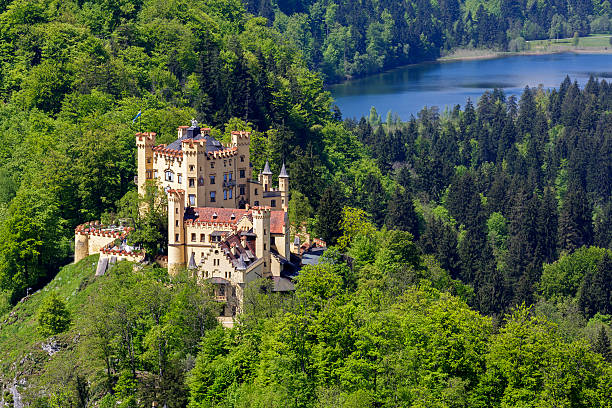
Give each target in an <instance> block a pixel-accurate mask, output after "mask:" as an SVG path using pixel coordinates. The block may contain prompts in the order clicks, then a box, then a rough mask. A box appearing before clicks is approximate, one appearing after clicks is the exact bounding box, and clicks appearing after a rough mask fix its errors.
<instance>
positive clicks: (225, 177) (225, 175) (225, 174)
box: [223, 173, 227, 181]
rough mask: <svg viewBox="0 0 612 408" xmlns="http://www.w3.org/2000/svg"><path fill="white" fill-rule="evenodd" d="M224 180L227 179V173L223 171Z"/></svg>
mask: <svg viewBox="0 0 612 408" xmlns="http://www.w3.org/2000/svg"><path fill="white" fill-rule="evenodd" d="M223 181H227V173H223Z"/></svg>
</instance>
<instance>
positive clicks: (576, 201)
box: [558, 180, 593, 252]
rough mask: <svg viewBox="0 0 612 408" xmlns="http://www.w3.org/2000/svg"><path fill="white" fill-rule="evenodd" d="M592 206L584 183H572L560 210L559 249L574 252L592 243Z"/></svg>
mask: <svg viewBox="0 0 612 408" xmlns="http://www.w3.org/2000/svg"><path fill="white" fill-rule="evenodd" d="M591 218H592V215H591V207H590V206H589V201H588V198H587V195H586V193H585V191H584V189H583V187H582V185H581V184H580V183H579V182H577V181H576V180H574V181H573V182H571V183H570V185H569V187H568V190H567V194H566V195H565V199H564V200H563V204H562V206H561V210H560V212H559V240H558V243H559V244H558V245H559V250H561V251H568V252H573V251H575V250H576V249H578V248H580V247H581V246H583V245H590V244H591V242H592V236H593V225H592V221H591Z"/></svg>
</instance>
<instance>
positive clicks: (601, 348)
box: [593, 326, 612, 363]
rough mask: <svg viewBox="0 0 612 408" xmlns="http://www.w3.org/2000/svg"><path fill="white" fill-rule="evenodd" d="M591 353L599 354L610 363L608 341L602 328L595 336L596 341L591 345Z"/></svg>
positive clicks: (610, 350)
mask: <svg viewBox="0 0 612 408" xmlns="http://www.w3.org/2000/svg"><path fill="white" fill-rule="evenodd" d="M593 351H594V352H596V353H599V354H601V355H602V356H603V358H604V359H605V360H606V361H607V362H609V363H612V348H610V339H609V338H608V334H607V333H606V329H605V327H604V326H601V329H600V330H599V333H598V334H597V339H596V340H595V343H594V344H593Z"/></svg>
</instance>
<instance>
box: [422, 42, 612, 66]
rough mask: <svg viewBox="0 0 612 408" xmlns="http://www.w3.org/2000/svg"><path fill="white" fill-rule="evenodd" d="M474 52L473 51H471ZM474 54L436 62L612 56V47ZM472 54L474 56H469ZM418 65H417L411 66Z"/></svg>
mask: <svg viewBox="0 0 612 408" xmlns="http://www.w3.org/2000/svg"><path fill="white" fill-rule="evenodd" d="M469 51H472V50H469ZM473 51H474V52H473V53H472V52H469V53H467V54H466V53H463V52H461V51H460V52H458V53H457V54H458V55H455V54H454V53H453V54H451V55H447V56H444V57H440V58H438V59H437V60H436V61H435V62H455V61H473V60H486V59H494V58H504V57H515V56H522V55H554V54H565V53H573V54H612V46H611V47H610V48H593V49H587V48H578V49H565V48H559V49H553V50H528V51H520V52H508V51H492V50H473ZM469 54H472V55H469ZM411 65H417V64H411Z"/></svg>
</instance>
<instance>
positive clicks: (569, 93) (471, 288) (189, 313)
mask: <svg viewBox="0 0 612 408" xmlns="http://www.w3.org/2000/svg"><path fill="white" fill-rule="evenodd" d="M328 3H329V4H328ZM335 4H336V3H335V2H300V1H294V2H283V8H280V6H279V5H277V4H276V3H274V2H266V1H262V2H258V3H257V4H254V3H253V4H251V3H250V2H249V3H246V4H243V3H241V2H240V1H239V0H222V1H220V0H192V1H184V0H174V1H161V0H138V1H130V0H116V1H107V0H100V1H89V2H82V1H62V2H58V1H52V0H36V1H28V0H15V1H6V2H2V3H1V4H0V39H1V40H0V45H1V47H0V61H1V62H2V63H1V65H0V78H1V81H0V98H2V102H1V103H0V237H2V239H1V240H0V351H1V353H0V356H1V357H0V391H1V393H0V401H2V402H3V403H4V404H5V405H7V406H14V404H15V403H16V401H15V399H14V395H15V394H14V393H13V392H12V391H11V390H18V391H19V393H20V395H21V397H22V403H23V404H25V406H28V407H38V408H56V407H79V408H85V407H92V406H96V407H109V408H110V407H115V406H121V407H136V406H146V407H150V406H151V405H152V403H153V401H155V402H158V403H159V406H163V404H166V405H167V406H168V407H172V408H174V407H192V408H193V407H230V406H231V407H269V406H274V407H277V406H278V407H285V406H286V407H332V406H334V407H338V406H340V407H383V406H384V407H387V406H388V407H397V406H406V407H408V406H414V407H423V406H436V407H491V406H499V407H508V406H525V407H530V406H532V407H536V406H564V407H610V400H609V398H607V397H608V396H609V395H610V394H612V363H611V362H612V350H611V348H610V336H611V335H612V328H611V316H612V298H611V296H612V287H611V285H612V266H611V259H610V257H611V256H612V252H611V251H612V214H611V213H612V185H611V183H612V113H611V112H612V85H611V84H609V83H608V82H606V81H605V80H600V79H598V78H591V79H590V80H589V81H588V83H586V84H585V85H584V86H583V87H580V86H579V85H578V84H577V83H576V82H574V81H572V79H571V78H569V77H568V78H566V80H565V81H564V82H563V83H561V84H559V87H558V88H556V89H550V90H549V89H543V88H537V87H536V88H525V89H524V91H523V93H522V95H521V96H520V97H519V98H515V97H513V96H510V97H507V96H506V95H504V93H503V91H502V90H499V89H493V90H490V91H489V92H486V93H484V94H483V95H482V96H481V97H480V98H479V99H478V100H477V101H468V102H467V103H466V104H465V105H464V106H456V107H454V108H453V109H449V110H446V111H444V112H440V111H438V110H437V109H432V108H428V109H423V110H422V111H421V112H420V113H419V114H418V115H417V117H413V118H411V119H409V120H407V121H401V120H399V119H398V118H397V117H396V116H394V115H393V114H391V113H390V114H388V115H387V116H386V117H381V116H380V115H379V114H378V113H377V112H376V110H375V109H372V111H371V112H370V114H369V116H368V117H364V118H361V119H359V120H354V119H346V118H343V117H342V112H340V111H339V109H338V108H337V107H335V106H334V104H333V100H332V98H331V97H330V94H329V92H327V91H326V90H325V87H324V86H325V84H326V81H327V82H329V81H331V80H333V78H338V77H344V76H346V75H347V72H349V71H346V70H345V69H348V68H346V67H347V66H348V65H346V64H345V65H343V63H342V62H340V60H333V59H332V60H329V62H328V63H325V62H324V58H323V59H320V58H319V57H317V58H319V59H316V58H314V57H313V56H315V55H318V54H317V53H318V52H319V51H316V50H320V49H322V47H323V45H322V44H323V43H324V42H325V41H328V39H329V38H331V37H330V36H331V33H332V32H333V29H331V28H330V29H329V32H328V31H327V28H326V27H327V26H321V27H322V28H321V30H322V32H325V37H324V36H323V34H321V33H319V34H318V35H319V37H317V36H316V35H313V34H308V33H307V31H308V30H306V31H304V33H303V34H304V36H301V37H300V38H302V39H305V41H311V40H308V38H309V37H308V35H312V44H313V46H312V54H309V52H305V51H304V50H306V48H304V46H303V44H302V45H301V43H300V42H299V41H297V40H296V39H295V38H294V37H295V35H293V34H291V32H290V31H291V30H293V29H296V27H300V28H304V29H306V28H308V24H305V23H304V24H302V23H300V21H301V20H299V19H300V18H303V19H311V18H313V17H312V16H314V15H315V14H316V13H315V11H317V10H319V11H318V12H319V15H321V14H320V13H322V11H321V9H322V10H324V11H325V13H323V14H324V15H325V16H328V15H329V18H330V20H329V21H330V27H331V26H333V27H336V28H338V30H340V29H341V27H349V29H348V30H349V31H351V35H350V36H348V35H344V34H338V33H337V34H336V35H337V36H339V37H338V38H344V39H347V40H348V39H351V41H354V42H355V44H356V45H355V47H358V48H359V47H361V48H360V49H362V50H363V49H372V50H374V49H375V48H376V46H370V45H369V44H368V42H367V41H366V38H367V35H366V36H365V37H364V36H361V35H362V34H359V32H358V31H355V30H354V29H353V30H351V29H350V26H351V24H348V23H347V24H346V25H344V24H345V23H346V21H348V20H347V19H350V18H355V15H354V14H351V12H349V11H347V10H349V9H350V10H353V11H354V12H355V13H361V16H362V17H360V18H365V17H363V16H365V11H364V9H361V8H360V7H357V5H358V3H357V2H355V3H352V2H344V3H342V4H340V3H339V4H338V6H337V7H336V6H334V5H335ZM363 4H364V5H365V6H367V7H370V12H368V13H367V15H368V16H370V17H368V18H378V17H380V18H383V19H385V18H387V17H385V15H386V14H385V12H384V11H381V12H380V13H372V12H371V9H375V8H376V7H382V8H383V9H384V4H385V2H383V1H380V2H372V4H370V3H368V4H366V3H365V2H364V3H363ZM393 4H396V3H393ZM398 4H403V3H401V2H398ZM432 4H433V3H432ZM432 4H430V5H429V6H428V7H430V8H431V7H433V6H432ZM443 4H445V3H444V2H440V3H437V2H436V5H435V7H433V8H431V10H430V9H427V10H430V11H431V13H434V11H435V13H439V12H440V10H439V7H442V6H440V5H443ZM449 4H450V3H449ZM483 4H484V3H483ZM487 4H488V3H487ZM513 4H515V3H513ZM521 4H522V3H516V4H515V5H516V6H517V7H515V10H516V11H517V13H518V12H519V11H520V17H517V20H516V21H520V22H521V27H523V26H524V25H525V24H527V22H528V21H536V20H537V19H539V18H541V19H542V21H548V20H547V19H546V18H545V17H543V16H545V15H548V14H546V13H550V12H552V11H551V10H556V9H555V8H554V7H557V6H554V7H553V6H550V7H548V6H547V5H546V3H545V2H543V3H534V4H532V5H531V6H530V7H531V9H530V12H529V13H526V12H525V11H524V10H526V7H527V6H522V5H521ZM359 5H361V3H359ZM417 5H423V7H425V4H421V3H418V2H417V3H415V4H411V5H410V7H416V6H417ZM485 5H486V4H485ZM506 5H507V3H505V2H502V3H501V9H503V10H506V8H505V7H506ZM479 6H480V4H478V3H476V4H472V3H469V4H467V5H466V4H461V5H457V7H458V8H459V11H458V12H457V13H458V14H456V15H453V16H458V15H461V16H462V17H461V18H463V17H465V18H467V16H470V15H471V16H472V17H471V18H473V16H475V15H478V10H481V12H480V13H481V15H485V14H482V13H488V14H486V15H488V16H493V17H494V16H497V14H496V13H497V11H496V10H495V8H494V7H493V8H486V9H485V8H481V7H479ZM570 6H571V7H570ZM570 6H568V5H567V4H565V3H563V4H562V5H559V6H558V8H559V10H561V9H563V11H562V12H560V13H561V14H560V15H562V16H563V18H564V19H566V20H567V21H572V24H574V22H578V21H582V22H585V21H590V23H588V24H587V23H585V25H584V29H585V30H587V31H588V30H590V29H591V28H590V27H591V25H589V24H591V23H592V20H593V19H592V17H593V16H598V15H603V14H601V13H604V14H605V13H606V11H603V12H602V11H601V10H609V4H608V3H607V2H604V3H603V4H602V5H599V4H595V3H589V5H588V7H587V6H586V5H584V7H585V8H584V10H583V9H581V8H580V7H583V5H580V4H570ZM317 7H318V8H317ZM398 7H399V6H398ZM406 7H407V6H406ZM449 7H455V6H450V5H449ZM489 7H491V6H489ZM534 7H535V9H534ZM540 7H543V8H541V9H540ZM551 7H552V8H551ZM563 7H565V8H563ZM383 9H381V10H383ZM472 9H475V11H474V12H473V13H471V10H472ZM501 9H500V10H501ZM578 9H580V10H583V11H581V12H580V13H582V14H580V16H582V17H584V19H580V18H577V17H575V15H574V14H572V13H573V12H574V11H575V10H578ZM269 10H272V11H273V13H272V14H270V11H269ZM359 10H361V11H359ZM389 10H391V8H389ZM411 10H412V9H411ZM432 10H433V11H432ZM541 10H547V11H541ZM417 11H418V12H417ZM430 11H428V12H424V9H418V10H412V11H411V12H414V13H416V15H418V16H420V17H422V18H424V19H425V18H426V19H430V18H431V16H432V15H433V14H431V13H430ZM396 12H397V10H396ZM400 12H401V13H402V14H401V15H403V16H410V15H411V14H410V13H408V11H406V10H403V11H400ZM540 12H541V13H542V14H538V13H540ZM428 13H429V14H428ZM435 13H434V14H435ZM598 13H599V14H598ZM608 13H609V11H608ZM553 14H554V13H553ZM436 15H437V14H436ZM502 15H506V14H503V13H502ZM517 15H518V14H517ZM526 15H528V16H529V17H528V18H527V17H526ZM538 16H539V17H538ZM573 16H574V17H573ZM589 16H590V17H589ZM420 17H419V18H420ZM493 17H491V18H493ZM448 18H449V19H450V20H449V21H452V22H453V24H452V25H453V27H454V26H456V25H460V24H459V22H462V21H464V20H462V19H461V18H459V17H448ZM481 18H484V17H481ZM495 18H498V19H499V18H500V17H495ZM337 19H338V20H337ZM589 19H591V20H589ZM390 20H391V21H394V22H397V21H403V20H402V19H400V18H395V17H391V18H390ZM355 21H359V22H357V23H354V27H357V26H358V27H359V29H360V30H361V29H367V31H368V32H371V33H374V32H377V31H376V30H378V29H379V28H380V31H381V32H384V27H382V26H381V27H382V28H381V27H378V26H376V25H375V26H374V28H371V29H370V28H368V27H372V24H374V23H373V22H372V23H369V24H368V23H367V21H361V20H355ZM504 21H506V20H504ZM538 21H539V20H538ZM416 22H418V19H417V20H414V19H412V20H411V22H410V24H408V26H409V27H410V30H419V31H417V32H418V33H419V34H418V35H415V36H414V38H419V39H427V38H429V34H427V33H426V32H425V31H424V30H426V29H427V30H429V29H438V28H439V27H445V26H444V24H438V23H435V24H432V23H427V24H423V26H422V27H420V28H419V26H418V24H417V23H416ZM332 23H333V24H332ZM380 24H381V25H382V24H383V23H382V22H381V23H380ZM461 24H463V23H461ZM503 24H506V23H503ZM576 24H578V23H576ZM493 26H495V27H496V28H499V27H502V26H503V25H501V23H499V21H498V22H497V23H495V24H493ZM516 26H517V27H518V25H516ZM291 27H294V28H291ZM312 27H313V26H312V25H311V28H310V30H311V29H312ZM376 27H378V28H376ZM504 27H505V26H504ZM541 27H545V25H544V23H542V25H541ZM574 29H575V28H574V26H572V28H571V29H570V30H574ZM342 30H346V28H342ZM504 30H506V29H504ZM521 30H522V29H521ZM542 30H549V27H547V28H542ZM353 31H355V35H356V36H357V37H354V38H353V34H352V32H353ZM392 32H394V31H393V30H392ZM504 33H505V35H506V36H507V35H508V31H504ZM307 34H308V35H307ZM381 35H382V34H381ZM385 35H387V34H385ZM393 35H395V34H393ZM398 35H399V34H398ZM401 35H402V36H404V35H407V33H406V32H402V34H401ZM411 35H412V34H411ZM431 35H432V38H433V36H434V34H433V33H432V34H431ZM436 35H438V34H436ZM472 35H473V34H470V36H472ZM359 36H361V37H359ZM408 37H410V36H408ZM468 37H469V36H468ZM468 37H465V38H464V39H462V40H461V41H465V40H466V39H467V38H468ZM393 38H395V37H393ZM410 38H412V37H410ZM436 38H438V37H436ZM442 38H450V37H446V35H440V36H439V38H438V40H440V41H441V39H442ZM469 38H472V39H473V38H475V37H469ZM482 38H486V39H488V40H490V39H491V38H494V36H491V35H489V34H486V35H483V37H482ZM508 38H509V37H504V40H503V41H507V39H508ZM438 40H436V41H438ZM393 41H395V40H393ZM419 41H420V40H419ZM426 41H429V40H426ZM470 41H471V40H470ZM503 41H502V42H500V43H499V46H503V43H504V42H503ZM468 42H469V41H468ZM405 44H408V43H405ZM431 44H432V45H431V46H430V48H429V49H430V51H431V52H432V53H431V54H427V55H428V56H425V54H420V53H421V51H417V50H415V47H417V46H413V45H410V46H408V48H406V49H407V50H412V51H409V52H408V54H410V52H414V53H415V54H411V55H412V56H411V57H410V58H415V59H410V58H408V59H404V60H401V59H395V58H396V57H395V56H393V57H390V58H389V59H387V57H384V58H382V60H381V61H383V62H381V65H380V66H379V67H378V68H376V69H373V70H372V71H367V70H366V71H363V73H366V72H374V71H376V70H378V69H381V67H388V66H389V65H386V64H391V65H393V64H395V63H397V64H400V63H406V62H412V61H417V60H420V59H422V58H430V57H432V56H433V57H435V56H436V55H437V54H436V53H439V52H440V50H441V49H442V48H444V47H446V45H444V42H437V43H431ZM459 45H461V44H459ZM452 46H455V45H448V47H452ZM475 46H476V44H475ZM381 47H382V48H381V49H384V50H385V51H389V50H396V51H397V50H398V48H397V47H388V46H387V45H385V44H383V45H381ZM323 48H325V50H331V51H330V52H332V53H336V54H337V55H342V53H341V52H340V54H338V50H337V49H336V50H335V51H334V47H333V46H332V47H329V46H326V47H323ZM351 54H355V51H354V49H352V50H351ZM408 54H407V55H408ZM345 55H349V54H345ZM398 55H399V54H398ZM351 58H352V57H351ZM377 58H379V59H380V56H378V57H377ZM402 58H403V57H402ZM406 58H407V57H406ZM392 60H393V61H395V62H390V61H392ZM347 61H349V60H347ZM350 61H352V60H350ZM385 61H388V62H385ZM325 64H328V65H325ZM349 65H350V64H349ZM326 66H327V67H328V68H329V67H333V68H334V70H335V69H338V71H333V72H332V71H329V70H327V69H328V68H326ZM342 67H344V68H342ZM350 69H353V68H350ZM326 70H327V71H326ZM354 74H355V75H357V73H354ZM351 75H353V73H351ZM139 111H141V112H142V116H141V121H136V122H134V121H133V118H134V116H135V115H136V113H137V112H139ZM193 117H195V118H197V119H198V121H199V122H200V123H202V124H206V125H208V126H210V127H212V129H213V130H212V131H213V133H214V134H215V135H216V136H217V137H219V138H220V139H224V138H227V137H228V136H229V132H230V131H232V130H249V131H251V132H252V136H251V138H252V144H251V149H252V152H251V157H252V161H253V167H254V169H255V170H256V171H254V173H255V174H256V173H257V170H259V169H262V168H263V164H264V162H265V161H266V159H269V160H270V165H271V168H272V170H273V171H274V172H275V173H276V174H277V173H278V171H279V170H280V166H281V164H282V163H283V161H284V162H286V163H287V167H288V172H289V174H290V176H291V189H292V191H291V201H290V203H289V207H290V208H289V219H290V221H291V223H292V224H293V225H295V226H299V225H305V226H306V228H307V229H308V230H309V231H310V232H311V233H312V234H314V235H316V236H319V237H322V238H323V239H324V240H325V241H326V242H327V243H328V244H329V249H328V251H327V252H326V253H325V255H324V257H323V260H322V262H321V263H320V264H319V265H316V266H311V267H307V268H304V269H303V270H302V272H301V274H300V276H299V277H298V279H297V281H296V292H295V293H294V294H291V295H285V296H281V295H279V294H277V293H273V292H272V291H271V288H270V287H269V283H267V282H265V281H258V282H255V283H254V284H253V285H251V286H249V287H248V288H247V289H248V290H247V299H246V302H245V308H246V311H245V313H244V314H243V315H242V316H241V317H240V321H239V324H238V325H237V327H236V328H235V329H232V330H224V329H221V328H220V327H218V326H217V324H216V321H215V319H214V316H215V313H216V308H217V305H216V304H215V303H214V302H213V301H212V300H211V295H210V292H209V291H208V289H207V287H206V286H205V285H203V286H200V285H195V283H194V282H193V281H192V280H191V278H190V277H189V276H178V277H169V276H168V275H167V273H166V271H165V270H163V269H160V268H156V267H152V266H146V267H137V268H136V270H134V268H133V266H132V265H130V264H119V265H118V266H117V267H115V268H114V269H113V270H111V271H110V272H109V273H108V274H107V275H106V276H103V277H94V276H93V275H94V272H95V269H94V268H93V266H92V265H95V256H94V257H90V258H86V259H84V260H83V261H81V262H80V263H78V264H70V265H69V263H70V262H71V256H72V250H73V249H72V247H71V246H72V243H71V242H72V238H73V232H74V228H75V227H76V226H77V225H79V224H81V223H83V222H86V221H90V220H96V219H112V218H114V217H117V216H121V215H122V214H126V213H129V212H132V213H133V212H134V211H135V209H137V208H138V198H137V197H136V195H137V193H135V190H136V186H135V184H134V183H133V176H134V175H135V170H136V168H135V141H134V133H135V132H138V131H139V130H141V129H142V130H143V131H145V130H146V131H155V132H157V134H158V141H159V142H169V141H171V140H174V138H175V135H176V133H175V132H176V127H177V126H180V125H184V124H187V123H189V120H190V119H191V118H193ZM142 199H152V200H154V201H155V199H154V198H151V197H144V198H142ZM154 201H153V202H154ZM136 212H137V211H136ZM154 215H155V218H154V217H151V219H142V220H140V219H139V220H137V222H138V223H139V224H138V227H139V230H140V231H147V233H146V234H144V233H141V234H140V237H139V239H141V240H143V243H145V244H147V245H149V246H150V247H151V248H153V250H160V251H163V250H164V248H163V247H164V239H163V235H162V236H161V237H160V236H158V235H155V232H156V227H157V230H159V227H160V219H161V220H163V218H164V214H163V211H161V210H160V212H157V213H156V214H154ZM135 218H137V217H135ZM163 225H164V224H163V221H162V222H161V228H163ZM149 231H150V232H151V233H149ZM157 232H159V231H157ZM151 237H155V239H152V238H151ZM147 239H148V241H147ZM144 241H147V242H144ZM33 292H37V293H35V294H33V295H32V293H33ZM50 347H51V348H50ZM55 348H57V350H55ZM47 349H49V350H51V352H47V351H45V350H47Z"/></svg>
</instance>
